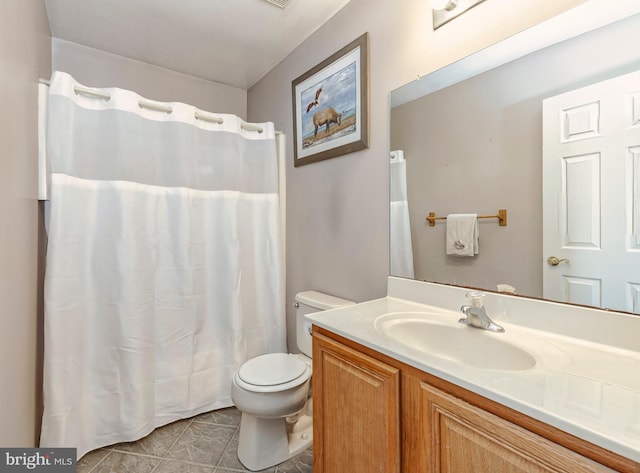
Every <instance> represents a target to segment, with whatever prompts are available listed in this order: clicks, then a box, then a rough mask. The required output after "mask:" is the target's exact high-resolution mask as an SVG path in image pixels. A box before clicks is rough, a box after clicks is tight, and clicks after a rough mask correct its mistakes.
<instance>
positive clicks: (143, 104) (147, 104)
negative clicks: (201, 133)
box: [39, 79, 283, 135]
mask: <svg viewBox="0 0 640 473" xmlns="http://www.w3.org/2000/svg"><path fill="white" fill-rule="evenodd" d="M39 82H40V83H41V84H43V85H46V86H47V87H48V86H49V81H48V80H47V79H40V80H39ZM73 91H74V92H75V93H76V94H78V95H87V96H89V97H95V98H99V99H103V100H109V99H110V98H111V94H109V93H108V92H102V91H99V90H94V89H91V88H88V87H81V86H79V85H76V86H75V87H74V88H73ZM138 106H139V107H140V108H145V109H147V110H153V111H156V112H164V113H171V112H173V108H172V107H171V106H170V105H166V104H163V103H162V102H155V101H151V100H144V99H141V100H138ZM194 117H195V119H196V120H202V121H206V122H211V123H217V124H218V125H222V124H223V123H224V120H223V119H222V118H220V117H216V116H213V115H211V114H208V113H202V112H195V113H194ZM240 126H241V128H242V129H243V130H245V131H257V132H258V133H262V132H263V131H264V130H263V128H262V127H260V126H257V125H252V124H250V123H244V122H243V123H242V124H241V125H240ZM282 133H283V132H282V131H279V130H276V131H275V134H276V135H281V134H282Z"/></svg>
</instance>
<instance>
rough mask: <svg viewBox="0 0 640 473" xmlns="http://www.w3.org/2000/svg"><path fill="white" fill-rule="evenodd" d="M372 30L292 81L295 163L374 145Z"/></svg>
mask: <svg viewBox="0 0 640 473" xmlns="http://www.w3.org/2000/svg"><path fill="white" fill-rule="evenodd" d="M368 43H369V34H368V33H364V34H363V35H361V36H360V37H358V38H356V39H355V40H354V41H352V42H351V43H349V44H348V45H346V46H345V47H343V48H342V49H340V50H339V51H337V52H336V53H334V54H332V55H331V56H330V57H328V58H327V59H325V60H324V61H322V62H321V63H320V64H318V65H317V66H315V67H314V68H312V69H310V70H309V71H307V72H305V73H304V74H302V75H301V76H300V77H298V78H297V79H295V80H294V81H292V83H291V92H292V95H293V128H294V133H293V144H294V157H293V164H294V166H295V167H298V166H302V165H305V164H311V163H315V162H317V161H322V160H325V159H329V158H334V157H336V156H342V155H344V154H348V153H352V152H354V151H359V150H362V149H365V148H368V147H369V71H368Z"/></svg>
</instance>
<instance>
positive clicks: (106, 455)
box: [78, 407, 313, 473]
mask: <svg viewBox="0 0 640 473" xmlns="http://www.w3.org/2000/svg"><path fill="white" fill-rule="evenodd" d="M240 416H241V413H240V411H238V410H237V409H236V408H233V407H231V408H228V409H220V410H217V411H212V412H207V413H205V414H201V415H199V416H196V417H193V418H191V419H185V420H180V421H177V422H174V423H172V424H169V425H166V426H164V427H160V428H158V429H156V430H154V431H153V432H152V433H151V434H149V435H148V436H147V437H145V438H143V439H140V440H138V441H137V442H131V443H120V444H117V445H112V446H110V447H105V448H101V449H98V450H94V451H93V452H89V453H87V454H86V455H85V456H83V457H82V458H81V459H80V460H79V461H78V473H238V472H248V471H249V470H247V469H245V468H244V467H243V466H242V464H241V463H240V461H239V460H238V457H237V456H236V451H237V448H238V431H239V429H240ZM261 471H262V472H265V473H313V453H312V450H311V448H309V449H308V450H306V451H304V452H303V453H301V454H300V455H298V456H296V457H294V458H292V459H291V460H288V461H286V462H284V463H281V464H280V465H277V466H274V467H272V468H267V469H266V470H261Z"/></svg>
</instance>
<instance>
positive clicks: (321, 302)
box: [296, 291, 355, 310]
mask: <svg viewBox="0 0 640 473" xmlns="http://www.w3.org/2000/svg"><path fill="white" fill-rule="evenodd" d="M296 302H299V303H300V304H304V305H308V306H309V307H313V308H314V309H320V310H328V309H337V308H338V307H344V306H348V305H353V304H355V302H353V301H349V300H347V299H341V298H340V297H335V296H330V295H329V294H324V293H322V292H318V291H304V292H299V293H298V294H296Z"/></svg>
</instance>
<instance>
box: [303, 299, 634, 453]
mask: <svg viewBox="0 0 640 473" xmlns="http://www.w3.org/2000/svg"><path fill="white" fill-rule="evenodd" d="M395 312H416V313H426V314H418V315H417V316H419V317H428V318H429V320H431V321H433V322H437V323H439V324H447V325H452V326H456V327H462V328H464V329H466V330H477V329H474V328H471V327H465V326H464V325H461V324H458V322H457V321H458V319H459V318H460V317H461V316H462V314H461V313H460V312H458V311H455V310H448V309H443V308H440V307H435V306H430V305H426V304H422V303H417V302H412V301H408V300H404V299H399V298H394V297H386V298H383V299H377V300H374V301H370V302H364V303H360V304H356V305H353V306H348V307H344V308H341V309H334V310H329V311H325V312H317V313H314V314H309V315H307V316H306V318H307V319H308V320H309V321H311V322H312V323H313V324H315V325H317V326H319V327H322V328H325V329H327V330H330V331H332V332H334V333H336V334H338V335H342V336H343V337H345V338H347V339H350V340H353V341H354V342H357V343H360V344H361V345H364V346H367V347H369V348H372V349H374V350H376V351H379V352H381V353H383V354H385V355H388V356H390V357H392V358H395V359H397V360H399V361H402V362H404V363H406V364H408V365H411V366H414V367H416V368H418V369H420V370H423V371H425V372H427V373H430V374H433V375H435V376H437V377H439V378H442V379H444V380H446V381H449V382H451V383H454V384H456V385H458V386H461V387H463V388H466V389H468V390H470V391H473V392H475V393H477V394H480V395H482V396H484V397H487V398H489V399H491V400H494V401H497V402H499V403H501V404H503V405H505V406H508V407H510V408H513V409H515V410H517V411H519V412H522V413H524V414H526V415H529V416H531V417H533V418H535V419H538V420H540V421H542V422H545V423H547V424H550V425H552V426H554V427H557V428H559V429H561V430H563V431H565V432H568V433H570V434H573V435H575V436H576V437H579V438H582V439H584V440H587V441H589V442H592V443H594V444H596V445H599V446H601V447H603V448H606V449H608V450H610V451H613V452H615V453H617V454H619V455H622V456H624V457H627V458H629V459H632V460H634V461H637V462H640V352H638V351H634V350H630V349H623V348H619V347H616V346H611V345H606V344H603V343H597V342H594V341H590V340H585V339H581V338H574V337H571V336H567V335H563V334H558V333H551V332H547V331H541V330H537V329H535V328H531V327H526V326H523V325H517V324H515V323H511V322H508V321H506V319H508V318H507V317H505V318H503V319H502V320H498V319H497V318H494V317H492V318H494V320H495V321H496V322H497V323H499V324H500V325H502V326H503V327H504V328H505V332H504V333H490V332H486V331H483V334H484V335H486V336H489V337H496V338H499V339H500V340H502V341H506V342H509V343H511V344H513V345H516V346H518V347H520V348H522V349H524V350H525V351H527V352H528V353H529V354H531V355H532V356H533V357H534V358H535V360H536V364H535V366H534V367H533V368H530V369H526V370H515V371H509V370H495V369H484V368H474V367H472V366H468V365H465V364H461V363H459V362H456V361H451V360H449V359H446V358H443V357H441V356H438V355H437V354H435V353H434V354H431V353H428V352H425V351H423V350H419V349H416V348H411V347H409V346H407V345H405V344H403V343H400V342H398V341H396V340H394V339H392V338H390V337H389V336H387V335H385V334H384V333H381V332H379V331H378V330H377V329H376V328H375V326H374V322H375V320H376V318H378V317H380V316H382V315H385V314H389V313H395ZM488 312H489V315H492V313H491V312H490V311H488ZM639 321H640V319H639ZM637 327H640V325H637ZM635 337H640V333H639V332H636V334H635Z"/></svg>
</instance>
